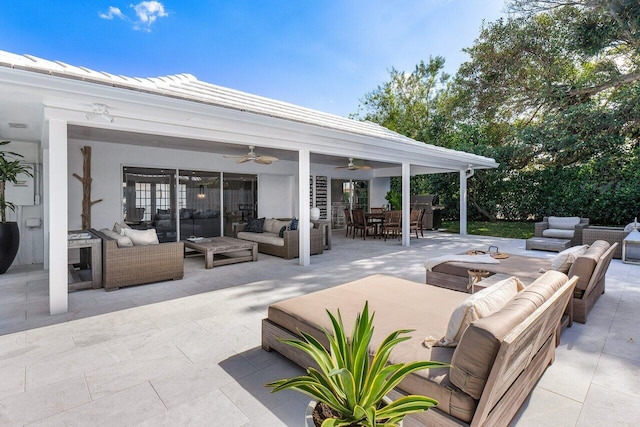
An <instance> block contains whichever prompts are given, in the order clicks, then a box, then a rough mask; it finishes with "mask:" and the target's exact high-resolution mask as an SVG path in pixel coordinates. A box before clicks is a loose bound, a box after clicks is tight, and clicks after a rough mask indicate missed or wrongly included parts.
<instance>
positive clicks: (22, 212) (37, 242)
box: [3, 141, 44, 265]
mask: <svg viewBox="0 0 640 427" xmlns="http://www.w3.org/2000/svg"><path fill="white" fill-rule="evenodd" d="M3 150H6V151H12V152H14V153H18V154H21V155H22V156H24V158H23V161H24V162H25V163H28V164H30V165H31V166H33V167H34V168H35V173H34V175H35V176H34V178H33V179H34V184H35V185H34V193H36V194H37V195H38V196H41V188H42V176H41V174H40V172H41V171H42V162H41V160H40V144H37V143H33V142H21V141H12V142H11V144H8V145H6V146H4V147H3ZM32 172H33V171H32ZM7 200H8V201H10V202H15V201H13V200H11V197H10V195H7ZM41 200H42V198H41V197H39V200H36V202H38V204H31V205H28V206H17V208H16V211H15V212H12V211H11V210H9V209H7V221H17V222H18V227H19V229H20V248H19V249H18V254H17V255H16V259H15V261H14V262H13V263H14V265H28V264H40V263H42V262H43V259H44V234H43V229H42V225H40V227H34V228H29V227H27V226H26V221H27V219H36V220H39V221H40V224H42V218H43V207H42V204H41Z"/></svg>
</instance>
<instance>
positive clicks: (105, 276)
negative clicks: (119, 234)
mask: <svg viewBox="0 0 640 427" xmlns="http://www.w3.org/2000/svg"><path fill="white" fill-rule="evenodd" d="M91 232H92V233H95V234H96V235H97V236H98V237H100V238H101V239H102V283H103V286H104V288H105V289H106V290H107V291H112V290H116V289H119V288H122V287H125V286H132V285H141V284H144V283H153V282H161V281H163V280H178V279H182V277H183V276H184V244H183V243H182V242H167V243H160V244H155V245H146V246H130V247H122V248H120V247H118V244H117V241H116V239H113V238H112V237H109V236H107V235H106V234H104V233H102V232H101V231H98V230H93V229H92V230H91Z"/></svg>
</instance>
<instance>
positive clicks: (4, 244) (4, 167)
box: [0, 141, 33, 274]
mask: <svg viewBox="0 0 640 427" xmlns="http://www.w3.org/2000/svg"><path fill="white" fill-rule="evenodd" d="M9 142H11V141H2V142H0V146H3V145H7V144H9ZM22 157H23V156H22V155H20V154H18V153H12V152H11V151H0V274H4V273H5V272H6V271H7V270H8V269H9V267H10V266H11V263H13V260H14V259H15V257H16V254H17V253H18V248H19V247H20V231H19V230H18V223H17V222H15V221H13V222H11V221H7V208H9V209H11V210H12V211H13V210H15V208H16V207H15V205H14V204H13V203H11V202H9V201H7V200H6V199H5V189H6V185H7V182H10V183H13V184H17V182H18V175H20V174H25V175H28V176H33V175H32V173H31V167H30V166H28V165H26V164H24V163H23V162H22V160H21V158H22Z"/></svg>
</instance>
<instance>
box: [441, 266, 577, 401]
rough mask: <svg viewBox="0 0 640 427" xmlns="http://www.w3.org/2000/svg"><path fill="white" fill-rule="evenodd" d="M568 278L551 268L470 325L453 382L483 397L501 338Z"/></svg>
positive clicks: (457, 352) (456, 357) (458, 352)
mask: <svg viewBox="0 0 640 427" xmlns="http://www.w3.org/2000/svg"><path fill="white" fill-rule="evenodd" d="M567 280H568V278H567V276H566V275H565V274H563V273H560V272H558V271H547V272H546V273H545V274H543V275H542V277H540V278H539V279H537V280H536V281H535V282H533V283H532V284H531V285H530V286H529V287H527V288H526V289H525V290H523V291H522V292H519V293H518V294H517V295H516V296H515V297H514V298H513V299H512V300H511V301H509V302H508V303H507V304H506V305H505V306H504V307H503V308H502V309H501V310H500V311H497V312H496V313H494V314H492V315H490V316H488V317H485V318H482V319H479V320H477V321H475V322H473V323H472V324H471V325H469V327H468V328H467V330H466V331H465V333H464V334H463V335H462V339H461V340H460V342H459V343H458V346H457V347H456V350H455V352H454V353H453V358H452V359H451V364H452V365H453V367H452V368H451V373H450V380H451V382H452V383H453V384H454V385H456V386H457V387H459V388H460V389H461V390H462V391H464V392H465V393H468V394H469V395H470V396H472V397H474V398H475V399H480V396H481V395H482V391H483V390H484V386H485V384H486V382H487V378H489V373H490V372H491V367H492V366H493V362H494V360H495V357H496V355H497V354H498V350H499V348H500V342H501V340H502V339H503V338H504V337H505V336H506V334H508V333H509V332H510V331H511V330H512V329H513V328H514V327H515V326H516V325H518V324H519V323H521V322H522V321H523V320H524V319H526V318H527V316H529V315H530V314H531V313H533V312H534V311H535V310H536V308H538V307H539V306H540V305H541V304H542V303H543V302H544V301H546V300H547V299H548V298H549V297H550V296H551V295H553V293H554V292H556V291H557V290H558V289H560V287H562V285H563V284H564V283H566V282H567Z"/></svg>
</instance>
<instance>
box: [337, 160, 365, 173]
mask: <svg viewBox="0 0 640 427" xmlns="http://www.w3.org/2000/svg"><path fill="white" fill-rule="evenodd" d="M336 169H349V170H350V171H355V170H369V169H371V166H369V165H365V164H364V160H356V161H354V159H353V157H349V163H348V164H347V166H336Z"/></svg>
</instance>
